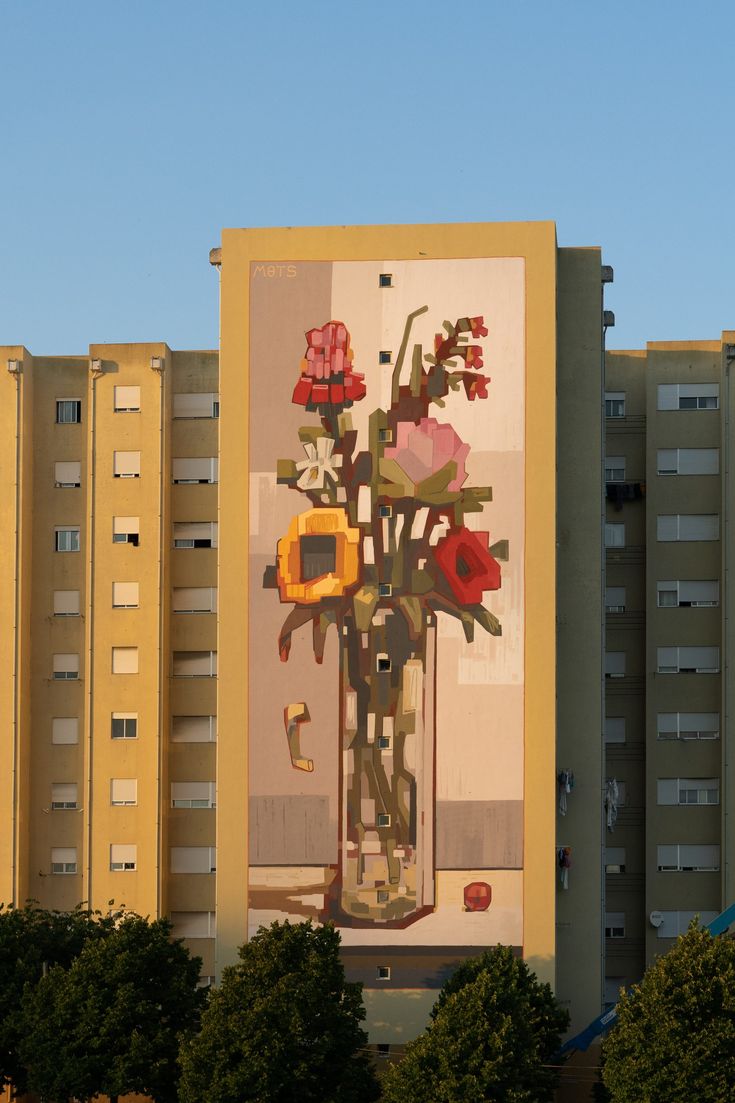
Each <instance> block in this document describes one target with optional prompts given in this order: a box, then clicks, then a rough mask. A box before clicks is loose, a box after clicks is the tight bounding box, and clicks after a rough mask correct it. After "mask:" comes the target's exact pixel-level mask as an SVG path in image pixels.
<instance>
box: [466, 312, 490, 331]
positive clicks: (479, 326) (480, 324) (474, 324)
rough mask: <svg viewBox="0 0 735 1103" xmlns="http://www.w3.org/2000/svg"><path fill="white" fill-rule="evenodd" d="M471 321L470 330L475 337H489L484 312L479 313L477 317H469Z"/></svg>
mask: <svg viewBox="0 0 735 1103" xmlns="http://www.w3.org/2000/svg"><path fill="white" fill-rule="evenodd" d="M467 320H468V322H469V323H470V332H471V333H472V336H473V337H487V326H486V325H485V319H484V318H483V316H482V314H478V316H477V317H476V318H468V319H467Z"/></svg>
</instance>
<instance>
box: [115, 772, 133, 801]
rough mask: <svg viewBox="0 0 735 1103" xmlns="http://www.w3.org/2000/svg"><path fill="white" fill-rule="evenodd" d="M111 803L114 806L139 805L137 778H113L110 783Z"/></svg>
mask: <svg viewBox="0 0 735 1103" xmlns="http://www.w3.org/2000/svg"><path fill="white" fill-rule="evenodd" d="M110 801H111V803H112V804H137V803H138V780H137V778H134V777H113V778H112V779H111V781H110Z"/></svg>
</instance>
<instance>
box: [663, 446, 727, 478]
mask: <svg viewBox="0 0 735 1103" xmlns="http://www.w3.org/2000/svg"><path fill="white" fill-rule="evenodd" d="M656 470H657V472H658V474H659V475H719V473H720V450H719V448H659V450H658V452H657V453H656Z"/></svg>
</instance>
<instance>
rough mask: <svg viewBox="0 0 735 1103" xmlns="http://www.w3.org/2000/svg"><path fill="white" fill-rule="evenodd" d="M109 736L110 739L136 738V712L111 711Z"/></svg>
mask: <svg viewBox="0 0 735 1103" xmlns="http://www.w3.org/2000/svg"><path fill="white" fill-rule="evenodd" d="M110 736H111V738H112V739H137V738H138V714H137V712H113V714H112V723H111V730H110Z"/></svg>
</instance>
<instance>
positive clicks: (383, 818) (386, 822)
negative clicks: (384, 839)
mask: <svg viewBox="0 0 735 1103" xmlns="http://www.w3.org/2000/svg"><path fill="white" fill-rule="evenodd" d="M378 827H390V815H389V813H388V812H378Z"/></svg>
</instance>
